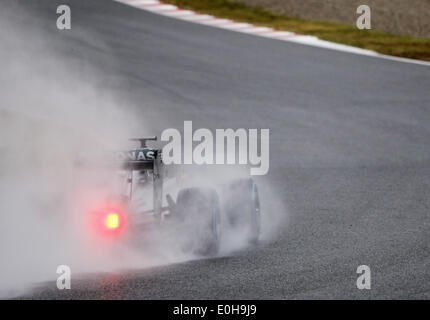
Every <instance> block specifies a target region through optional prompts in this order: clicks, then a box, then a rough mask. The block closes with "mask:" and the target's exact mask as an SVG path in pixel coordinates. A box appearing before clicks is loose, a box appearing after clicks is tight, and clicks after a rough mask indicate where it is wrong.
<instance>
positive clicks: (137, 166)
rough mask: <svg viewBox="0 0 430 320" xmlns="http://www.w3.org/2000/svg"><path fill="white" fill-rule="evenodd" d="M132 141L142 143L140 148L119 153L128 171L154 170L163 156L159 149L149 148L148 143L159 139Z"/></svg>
mask: <svg viewBox="0 0 430 320" xmlns="http://www.w3.org/2000/svg"><path fill="white" fill-rule="evenodd" d="M129 140H130V141H137V142H140V148H139V149H134V150H130V151H126V152H119V153H118V154H117V155H118V156H119V160H120V161H122V163H123V167H124V169H127V170H154V166H155V162H156V159H158V158H159V156H161V153H160V152H159V150H157V149H151V148H148V146H147V144H146V142H147V141H156V140H157V137H156V136H153V137H145V138H132V139H129Z"/></svg>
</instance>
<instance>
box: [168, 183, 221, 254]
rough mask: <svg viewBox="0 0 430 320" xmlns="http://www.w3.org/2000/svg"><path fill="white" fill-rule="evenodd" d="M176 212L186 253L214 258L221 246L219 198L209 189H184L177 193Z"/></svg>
mask: <svg viewBox="0 0 430 320" xmlns="http://www.w3.org/2000/svg"><path fill="white" fill-rule="evenodd" d="M176 212H177V217H178V218H179V220H180V221H179V223H181V224H182V225H183V226H185V228H184V232H186V234H184V237H189V236H191V237H192V239H187V240H190V241H186V242H185V243H186V245H185V248H184V249H185V251H191V252H192V253H195V254H198V255H203V256H215V255H216V254H217V253H218V251H219V244H220V220H221V208H220V202H219V198H218V194H217V193H216V191H215V190H212V189H202V188H187V189H182V190H180V191H179V193H178V197H177V200H176Z"/></svg>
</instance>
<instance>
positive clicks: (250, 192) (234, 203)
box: [222, 178, 261, 244]
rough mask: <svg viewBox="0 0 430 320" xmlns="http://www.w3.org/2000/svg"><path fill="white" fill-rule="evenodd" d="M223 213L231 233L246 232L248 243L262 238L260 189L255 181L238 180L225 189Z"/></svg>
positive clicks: (254, 242) (253, 242)
mask: <svg viewBox="0 0 430 320" xmlns="http://www.w3.org/2000/svg"><path fill="white" fill-rule="evenodd" d="M222 199H223V212H224V215H225V217H226V220H227V222H228V227H229V229H230V230H231V231H233V232H236V231H239V230H240V232H244V236H245V239H246V241H247V242H248V243H251V244H256V243H258V240H259V238H260V230H261V212H260V199H259V194H258V188H257V185H256V184H255V182H254V180H253V179H251V178H249V179H238V180H235V181H233V182H232V183H230V184H229V185H228V186H226V187H225V188H224V189H223V194H222Z"/></svg>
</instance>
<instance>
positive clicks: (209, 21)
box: [113, 0, 430, 66]
mask: <svg viewBox="0 0 430 320" xmlns="http://www.w3.org/2000/svg"><path fill="white" fill-rule="evenodd" d="M113 1H116V2H120V3H123V4H126V5H129V6H132V7H134V8H137V9H142V10H147V11H151V12H154V13H157V14H161V15H164V16H168V17H171V18H175V19H180V20H186V21H189V22H194V23H199V24H204V25H208V26H212V27H214V28H222V29H226V30H231V31H236V32H242V33H247V34H251V35H255V36H259V37H265V38H270V39H276V40H280V41H290V42H296V43H301V44H304V45H309V46H314V47H320V48H326V49H331V50H337V51H343V52H348V53H354V54H361V55H366V56H371V57H376V58H382V59H387V60H392V61H398V62H404V63H413V64H419V65H423V66H430V62H427V61H420V60H414V59H407V58H400V57H394V56H388V55H385V54H380V53H377V52H375V51H371V50H366V49H361V48H357V47H351V46H347V45H343V44H338V43H334V42H329V41H325V40H321V39H318V38H317V37H314V36H306V35H300V34H296V33H294V32H288V31H277V30H274V29H271V28H267V27H260V26H254V25H252V24H248V23H241V22H234V21H231V20H228V19H221V18H216V17H213V16H211V15H207V14H199V13H196V12H194V11H191V10H182V9H180V8H178V7H176V6H174V5H170V4H165V3H163V2H160V1H157V0H113Z"/></svg>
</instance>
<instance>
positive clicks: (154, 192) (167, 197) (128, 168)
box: [91, 137, 260, 256]
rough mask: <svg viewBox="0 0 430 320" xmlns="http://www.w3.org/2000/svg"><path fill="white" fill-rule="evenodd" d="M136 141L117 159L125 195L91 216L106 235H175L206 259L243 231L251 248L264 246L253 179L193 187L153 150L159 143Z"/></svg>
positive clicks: (181, 172)
mask: <svg viewBox="0 0 430 320" xmlns="http://www.w3.org/2000/svg"><path fill="white" fill-rule="evenodd" d="M130 140H132V141H136V142H138V143H139V144H140V146H139V147H138V148H135V149H132V150H129V151H126V152H118V153H116V156H115V159H116V163H117V165H118V166H117V168H116V169H117V171H118V173H119V174H120V175H121V176H122V178H121V185H122V187H121V190H120V191H119V192H118V194H115V195H109V197H108V198H109V201H107V202H106V203H108V204H107V205H106V207H105V208H103V209H101V210H93V211H92V213H91V216H92V219H91V221H92V226H93V228H95V229H96V230H98V232H99V233H100V234H102V235H104V236H107V237H117V236H120V235H121V236H124V235H126V237H127V238H128V239H130V238H134V239H136V238H140V237H141V236H142V235H143V234H145V235H147V234H149V233H150V232H154V231H155V232H157V233H160V232H163V230H172V229H174V230H175V231H176V232H175V239H174V241H175V242H178V243H181V249H182V250H183V251H184V252H191V253H193V254H198V255H203V256H214V255H216V254H217V253H218V250H219V248H220V241H221V235H222V234H224V233H227V232H232V230H234V231H233V232H237V230H240V232H241V234H242V235H244V238H245V240H246V241H247V242H249V243H255V242H257V241H258V238H259V234H260V202H259V195H258V189H257V186H256V184H255V182H254V181H253V179H251V178H239V179H234V180H232V181H229V182H228V183H225V184H222V185H216V184H213V185H212V184H209V185H210V186H209V187H208V186H207V185H208V184H206V185H205V186H204V187H202V186H193V185H192V183H191V185H190V183H188V182H190V181H192V180H193V179H192V177H190V175H188V174H187V173H186V171H185V170H182V168H174V167H175V165H165V164H163V157H162V149H154V148H150V147H148V146H147V142H148V141H155V140H157V138H156V137H149V138H140V139H130ZM192 171H194V169H193V170H192ZM208 179H210V178H208ZM186 185H188V186H186ZM221 229H223V230H221ZM150 230H151V231H150ZM221 231H222V232H221ZM180 238H184V239H186V241H182V242H181V239H180Z"/></svg>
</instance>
